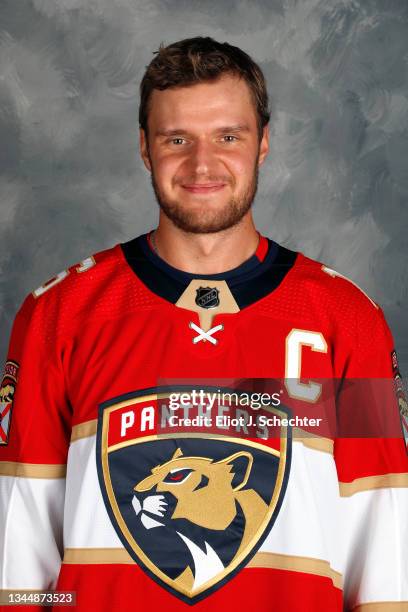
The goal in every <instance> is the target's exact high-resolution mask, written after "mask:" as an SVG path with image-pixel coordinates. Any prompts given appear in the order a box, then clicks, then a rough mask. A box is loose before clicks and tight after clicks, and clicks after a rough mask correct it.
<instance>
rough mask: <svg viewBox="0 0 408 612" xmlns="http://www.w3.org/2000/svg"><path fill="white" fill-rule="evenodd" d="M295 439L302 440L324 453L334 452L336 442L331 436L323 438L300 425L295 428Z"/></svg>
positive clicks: (306, 444) (296, 440)
mask: <svg viewBox="0 0 408 612" xmlns="http://www.w3.org/2000/svg"><path fill="white" fill-rule="evenodd" d="M293 441H294V442H301V443H302V444H303V446H306V447H307V448H312V449H313V450H318V451H323V452H324V453H329V454H330V455H332V454H333V447H334V442H333V440H331V439H330V438H323V437H322V436H316V435H315V434H310V433H309V432H307V431H304V430H303V429H300V428H299V427H294V428H293Z"/></svg>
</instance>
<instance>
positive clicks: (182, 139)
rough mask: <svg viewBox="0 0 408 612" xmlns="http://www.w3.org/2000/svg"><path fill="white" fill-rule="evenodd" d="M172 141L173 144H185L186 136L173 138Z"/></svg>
mask: <svg viewBox="0 0 408 612" xmlns="http://www.w3.org/2000/svg"><path fill="white" fill-rule="evenodd" d="M170 142H171V144H175V145H180V144H183V142H184V138H172V139H171V141H170Z"/></svg>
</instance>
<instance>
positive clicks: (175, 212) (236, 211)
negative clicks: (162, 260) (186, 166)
mask: <svg viewBox="0 0 408 612" xmlns="http://www.w3.org/2000/svg"><path fill="white" fill-rule="evenodd" d="M258 175H259V166H258V157H257V159H256V164H255V167H254V171H253V175H252V179H251V182H250V184H249V185H248V187H247V188H246V190H245V192H244V193H243V194H241V195H240V196H239V197H232V198H231V199H230V201H229V202H228V203H227V204H226V205H225V206H224V208H223V209H222V210H220V211H215V212H213V213H211V214H207V215H206V214H205V212H206V211H201V212H200V213H199V215H198V214H197V212H192V211H189V210H185V209H183V208H182V207H181V206H179V204H178V202H174V201H173V202H169V201H168V200H166V199H165V197H164V196H163V194H162V193H161V191H160V189H159V186H158V185H157V182H156V180H155V176H154V171H153V170H152V172H151V181H152V187H153V191H154V193H155V196H156V200H157V203H158V205H159V206H160V209H161V210H162V211H163V213H164V214H165V215H166V217H168V218H169V219H170V221H172V222H173V223H174V225H176V226H177V227H178V228H180V229H181V230H183V231H184V232H187V233H190V234H213V233H217V232H222V231H223V230H226V229H229V228H230V227H234V225H237V224H238V223H239V222H240V221H241V220H242V219H243V217H244V216H245V215H246V214H247V212H248V211H249V210H250V208H251V206H252V204H253V201H254V199H255V195H256V192H257V189H258Z"/></svg>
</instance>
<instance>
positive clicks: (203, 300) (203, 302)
mask: <svg viewBox="0 0 408 612" xmlns="http://www.w3.org/2000/svg"><path fill="white" fill-rule="evenodd" d="M196 293H197V296H196V299H195V303H196V304H197V306H201V308H216V307H217V306H219V305H220V298H219V291H218V289H217V288H216V287H199V288H198V289H196Z"/></svg>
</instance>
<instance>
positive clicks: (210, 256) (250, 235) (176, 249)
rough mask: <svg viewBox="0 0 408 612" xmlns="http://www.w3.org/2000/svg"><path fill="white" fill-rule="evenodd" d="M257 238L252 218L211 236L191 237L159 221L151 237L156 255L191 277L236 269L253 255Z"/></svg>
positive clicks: (248, 216)
mask: <svg viewBox="0 0 408 612" xmlns="http://www.w3.org/2000/svg"><path fill="white" fill-rule="evenodd" d="M258 242H259V235H258V232H257V231H256V228H255V225H254V222H253V219H252V215H251V214H248V215H245V217H244V218H243V219H242V221H241V222H240V223H239V224H237V225H236V226H234V227H231V228H229V229H227V230H223V231H221V232H217V233H213V234H191V233H186V232H184V231H183V230H181V229H179V228H178V227H176V226H175V225H174V224H173V223H172V222H171V221H170V220H168V219H166V218H164V216H163V215H161V217H160V221H159V225H158V228H157V229H156V230H155V233H154V245H155V247H156V249H157V253H158V255H159V256H160V257H161V258H162V259H164V261H166V262H167V263H168V264H169V265H171V266H173V267H174V268H178V269H179V270H183V271H184V272H190V273H192V274H218V273H220V272H225V271H227V270H231V269H233V268H236V267H237V266H239V265H240V264H242V263H243V262H244V261H246V260H247V259H249V258H250V257H251V256H252V255H253V254H254V253H255V251H256V248H257V246H258Z"/></svg>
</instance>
